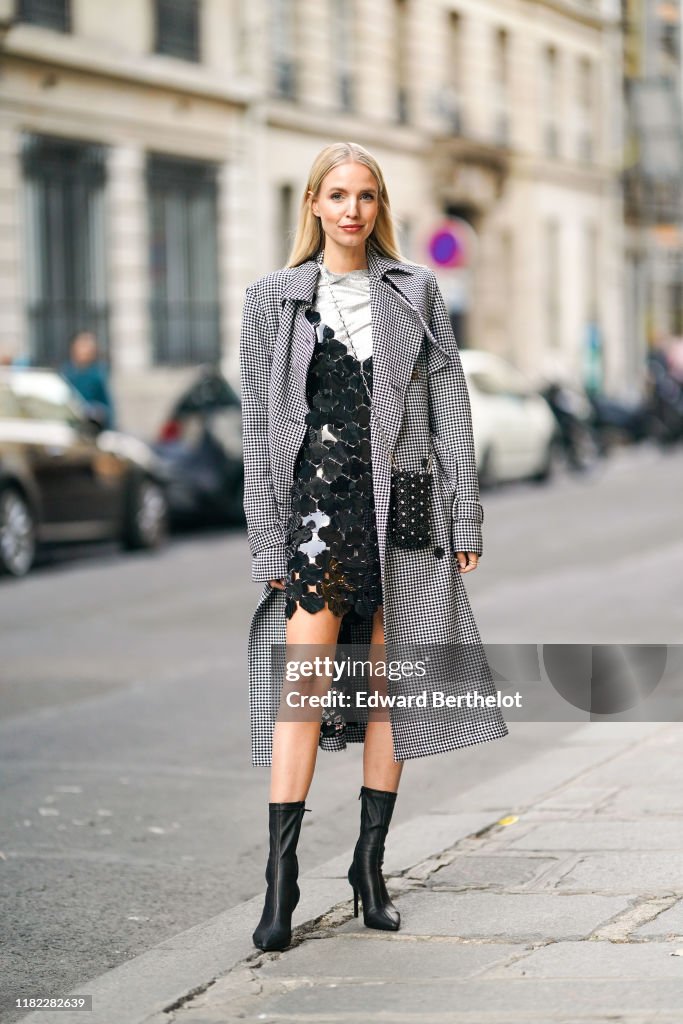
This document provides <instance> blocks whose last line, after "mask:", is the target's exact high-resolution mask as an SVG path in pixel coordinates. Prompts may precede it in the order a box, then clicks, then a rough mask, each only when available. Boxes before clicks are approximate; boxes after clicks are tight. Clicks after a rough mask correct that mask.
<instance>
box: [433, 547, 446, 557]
mask: <svg viewBox="0 0 683 1024" xmlns="http://www.w3.org/2000/svg"><path fill="white" fill-rule="evenodd" d="M445 554H446V552H445V551H444V549H443V548H442V547H438V548H434V557H435V558H443V556H444V555H445Z"/></svg>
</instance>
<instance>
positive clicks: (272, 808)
mask: <svg viewBox="0 0 683 1024" xmlns="http://www.w3.org/2000/svg"><path fill="white" fill-rule="evenodd" d="M305 802H306V801H305V800H296V801H294V802H292V803H283V804H273V803H269V804H268V822H269V827H270V853H269V855H268V864H267V865H266V882H267V883H268V888H267V890H266V901H265V904H264V907H263V913H262V914H261V920H260V921H259V923H258V925H257V927H256V931H255V932H254V934H253V936H252V939H253V941H254V945H255V946H256V947H257V948H258V949H262V950H264V951H268V950H274V949H285V948H286V947H287V946H288V945H289V943H290V942H291V939H292V913H293V911H294V908H295V907H296V905H297V903H298V902H299V886H298V884H297V878H298V877H299V862H298V860H297V857H296V844H297V843H298V842H299V833H300V832H301V822H302V821H303V817H304V813H305V811H308V810H309V808H308V807H304V804H305Z"/></svg>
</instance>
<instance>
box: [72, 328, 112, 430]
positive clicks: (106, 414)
mask: <svg viewBox="0 0 683 1024" xmlns="http://www.w3.org/2000/svg"><path fill="white" fill-rule="evenodd" d="M69 355H70V358H69V360H68V362H66V363H64V365H63V366H62V374H63V376H64V377H66V379H67V380H68V381H69V383H70V384H72V385H73V386H74V387H75V388H76V390H77V391H78V393H79V394H80V395H81V397H82V398H83V400H84V401H85V402H86V404H87V405H88V406H89V407H90V408H91V410H93V411H94V413H95V415H96V416H97V417H98V418H99V419H100V421H101V422H102V426H103V427H105V428H106V429H110V430H113V429H114V421H115V415H114V402H113V399H112V395H111V391H110V388H109V372H108V369H107V367H106V365H105V363H104V362H102V361H100V359H99V352H98V348H97V339H96V338H95V335H94V334H93V333H92V331H79V332H78V334H76V335H75V336H74V338H73V339H72V341H71V345H70V347H69Z"/></svg>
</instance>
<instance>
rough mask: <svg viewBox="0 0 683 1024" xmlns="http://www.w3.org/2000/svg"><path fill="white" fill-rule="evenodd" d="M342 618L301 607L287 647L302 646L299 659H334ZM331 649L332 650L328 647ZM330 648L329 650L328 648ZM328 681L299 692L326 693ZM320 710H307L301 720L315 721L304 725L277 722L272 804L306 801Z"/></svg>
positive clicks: (326, 610)
mask: <svg viewBox="0 0 683 1024" xmlns="http://www.w3.org/2000/svg"><path fill="white" fill-rule="evenodd" d="M340 625H341V618H340V617H339V616H337V615H335V614H334V613H333V612H331V611H330V609H329V608H328V607H327V605H325V607H324V608H321V609H320V610H319V611H317V612H315V613H314V614H311V613H310V612H307V611H306V609H305V608H302V607H301V605H298V606H297V608H296V611H295V612H294V614H293V615H292V617H291V619H288V621H287V637H286V644H287V647H288V648H289V646H290V645H295V644H302V645H304V646H302V647H300V648H299V649H298V650H297V649H296V648H295V650H294V656H295V657H296V658H297V659H308V658H312V657H315V655H316V654H320V655H321V656H324V654H330V655H331V656H333V655H334V647H335V645H336V643H337V638H338V636H339V627H340ZM328 645H329V647H328ZM326 647H327V650H325V648H326ZM328 686H329V680H325V679H324V678H319V679H318V680H317V681H315V682H314V681H313V680H306V681H305V683H303V682H302V685H299V684H297V685H296V688H297V689H300V690H301V691H304V690H305V691H306V692H310V693H320V694H322V693H325V692H326V691H327V689H328ZM316 710H317V709H307V710H306V712H305V714H302V718H305V719H315V720H311V721H308V720H304V721H277V722H276V723H275V726H274V728H273V756H272V762H271V773H270V800H271V802H272V803H288V802H290V801H293V800H305V799H306V797H307V796H308V790H309V789H310V786H311V780H312V779H313V772H314V770H315V762H316V757H317V755H318V740H319V736H320V718H321V715H322V709H320V714H318V715H317V718H315V714H316Z"/></svg>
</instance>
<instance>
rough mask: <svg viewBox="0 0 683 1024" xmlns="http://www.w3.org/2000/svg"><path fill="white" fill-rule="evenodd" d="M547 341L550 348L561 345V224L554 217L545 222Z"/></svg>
mask: <svg viewBox="0 0 683 1024" xmlns="http://www.w3.org/2000/svg"><path fill="white" fill-rule="evenodd" d="M544 243H545V245H544V250H545V251H544V254H543V255H544V260H543V265H544V269H545V282H544V289H543V292H544V299H545V341H546V345H547V346H548V347H549V348H555V349H556V348H559V345H560V226H559V224H558V222H557V221H556V220H554V219H551V220H547V221H546V223H545V238H544Z"/></svg>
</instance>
